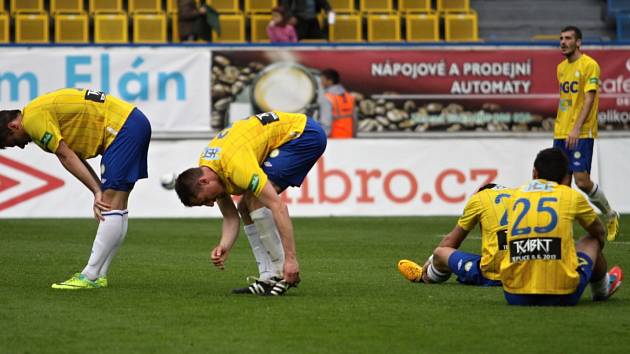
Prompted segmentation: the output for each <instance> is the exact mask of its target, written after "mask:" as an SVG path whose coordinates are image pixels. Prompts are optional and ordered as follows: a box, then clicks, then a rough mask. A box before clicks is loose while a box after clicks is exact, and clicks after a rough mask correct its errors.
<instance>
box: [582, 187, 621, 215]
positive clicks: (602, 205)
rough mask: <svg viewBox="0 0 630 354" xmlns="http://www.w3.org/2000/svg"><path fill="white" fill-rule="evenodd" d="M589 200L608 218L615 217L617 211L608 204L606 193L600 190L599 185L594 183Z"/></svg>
mask: <svg viewBox="0 0 630 354" xmlns="http://www.w3.org/2000/svg"><path fill="white" fill-rule="evenodd" d="M588 199H589V200H590V201H591V203H593V204H594V205H595V206H596V207H597V209H599V211H601V212H602V214H604V215H606V216H607V217H611V216H613V215H615V211H614V210H612V208H611V207H610V204H608V199H606V195H604V191H603V190H602V189H601V188H599V185H598V184H597V183H593V189H592V190H591V191H590V192H589V193H588Z"/></svg>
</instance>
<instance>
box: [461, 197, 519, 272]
mask: <svg viewBox="0 0 630 354" xmlns="http://www.w3.org/2000/svg"><path fill="white" fill-rule="evenodd" d="M511 196H512V190H511V189H508V188H506V187H503V186H498V185H497V186H495V187H493V188H488V189H484V190H482V191H479V192H477V193H475V194H474V195H473V196H472V197H470V199H468V202H467V203H466V207H465V208H464V213H463V214H462V216H461V217H460V218H459V220H458V221H457V225H459V227H461V228H462V229H464V230H466V231H471V230H472V229H473V228H474V227H475V225H477V224H478V223H479V224H480V226H481V262H480V268H481V273H482V274H483V276H484V277H486V278H488V279H491V280H500V274H499V271H500V266H501V261H502V260H503V258H504V257H505V254H506V252H505V250H506V249H507V243H506V229H507V213H506V211H507V209H506V205H507V200H508V199H509V198H510V197H511Z"/></svg>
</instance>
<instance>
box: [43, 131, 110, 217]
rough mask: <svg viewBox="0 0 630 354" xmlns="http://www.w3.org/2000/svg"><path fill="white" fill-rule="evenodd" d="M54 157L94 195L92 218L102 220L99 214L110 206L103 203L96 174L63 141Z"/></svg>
mask: <svg viewBox="0 0 630 354" xmlns="http://www.w3.org/2000/svg"><path fill="white" fill-rule="evenodd" d="M55 155H57V158H58V159H59V161H60V162H61V164H62V165H63V167H64V168H65V169H66V170H68V172H70V173H71V174H72V175H73V176H74V177H76V178H77V179H78V180H79V181H81V183H83V184H84V185H85V186H86V187H87V188H88V189H89V190H90V191H91V192H92V193H93V194H94V205H93V209H94V217H95V218H96V219H99V220H104V219H103V215H102V214H101V213H102V212H103V211H107V210H109V209H110V205H109V204H107V203H105V202H104V201H103V192H102V191H101V185H100V181H99V180H98V178H96V177H95V176H96V173H95V172H94V170H92V168H91V167H90V166H89V165H88V164H87V162H85V161H84V160H82V159H81V158H79V156H77V154H76V153H75V152H74V151H72V149H70V147H68V145H67V144H66V143H65V142H64V141H63V140H62V141H60V142H59V146H58V147H57V150H56V151H55Z"/></svg>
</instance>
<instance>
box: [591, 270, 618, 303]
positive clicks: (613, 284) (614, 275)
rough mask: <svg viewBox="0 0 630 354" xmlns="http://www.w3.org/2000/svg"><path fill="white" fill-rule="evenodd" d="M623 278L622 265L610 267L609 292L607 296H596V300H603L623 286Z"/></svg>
mask: <svg viewBox="0 0 630 354" xmlns="http://www.w3.org/2000/svg"><path fill="white" fill-rule="evenodd" d="M622 280H623V271H622V270H621V267H619V266H614V267H612V268H610V270H609V271H608V293H607V294H606V296H594V297H593V300H594V301H602V300H607V299H608V298H610V297H611V296H612V295H613V294H614V293H615V292H616V291H617V290H619V287H620V286H621V281H622Z"/></svg>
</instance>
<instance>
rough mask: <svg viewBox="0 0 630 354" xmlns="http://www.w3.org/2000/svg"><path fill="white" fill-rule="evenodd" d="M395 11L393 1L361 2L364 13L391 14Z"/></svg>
mask: <svg viewBox="0 0 630 354" xmlns="http://www.w3.org/2000/svg"><path fill="white" fill-rule="evenodd" d="M393 9H394V7H393V5H392V0H361V11H362V12H390V11H392V10H393Z"/></svg>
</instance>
